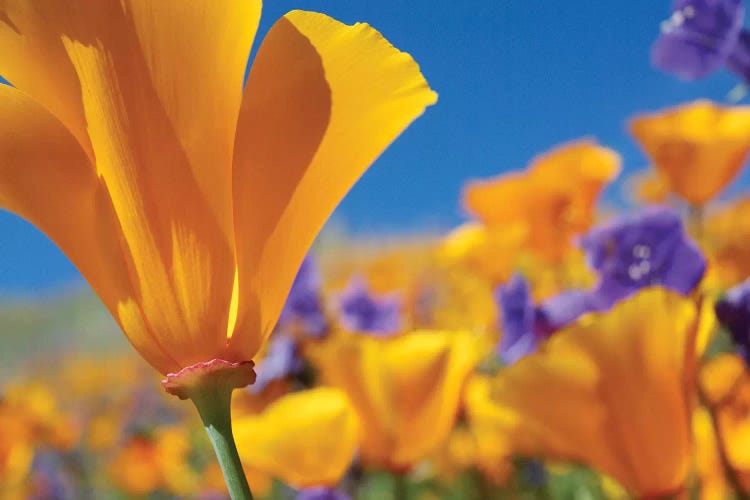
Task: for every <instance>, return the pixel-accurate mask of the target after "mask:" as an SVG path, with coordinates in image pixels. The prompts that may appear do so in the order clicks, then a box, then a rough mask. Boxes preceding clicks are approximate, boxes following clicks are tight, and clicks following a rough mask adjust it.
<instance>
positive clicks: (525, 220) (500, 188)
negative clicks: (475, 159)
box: [464, 140, 620, 263]
mask: <svg viewBox="0 0 750 500" xmlns="http://www.w3.org/2000/svg"><path fill="white" fill-rule="evenodd" d="M619 171H620V156H619V155H618V154H617V153H615V152H614V151H612V150H610V149H608V148H605V147H602V146H599V145H597V144H596V143H595V142H593V141H590V140H580V141H576V142H571V143H569V144H564V145H562V146H559V147H557V148H555V149H553V150H551V151H549V152H547V153H545V154H544V155H541V156H539V157H537V158H535V159H534V160H532V162H531V164H530V165H529V167H528V168H527V169H526V170H525V171H523V172H514V173H511V174H506V175H502V176H500V177H497V178H495V179H491V180H487V181H476V182H472V183H469V185H468V186H467V187H466V189H465V190H464V205H465V207H466V209H467V210H468V211H469V212H470V213H471V214H472V215H474V216H476V217H477V218H478V219H479V220H480V221H482V222H483V223H484V224H486V225H488V226H498V227H504V226H507V225H510V224H518V223H522V224H524V225H525V226H526V227H527V233H526V234H527V239H526V241H525V243H526V245H527V246H528V248H529V249H530V250H531V251H533V252H535V253H536V254H538V255H539V256H541V257H543V258H545V259H546V260H547V261H550V262H555V263H556V262H559V261H560V260H562V259H563V258H564V257H565V256H566V254H567V250H568V249H569V248H570V247H571V243H572V237H573V236H574V235H576V234H580V233H582V232H584V231H586V230H587V229H588V228H589V227H590V226H591V224H592V223H593V222H594V215H595V205H596V201H597V198H598V197H599V194H600V192H601V191H602V189H603V188H604V187H605V186H606V185H607V184H608V183H609V182H611V181H612V180H614V178H615V177H617V175H618V174H619Z"/></svg>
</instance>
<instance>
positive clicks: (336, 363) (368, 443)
mask: <svg viewBox="0 0 750 500" xmlns="http://www.w3.org/2000/svg"><path fill="white" fill-rule="evenodd" d="M486 343H487V342H486V340H485V339H484V338H483V337H482V336H479V335H476V334H473V333H469V332H436V331H417V332H412V333H408V334H406V335H403V336H400V337H392V338H386V339H383V338H373V337H369V336H366V335H339V336H338V337H336V338H333V339H330V340H329V341H327V342H325V343H321V344H318V345H310V346H309V351H310V352H309V353H310V356H311V357H312V359H313V360H314V361H315V364H316V366H318V367H319V369H320V371H321V377H322V380H323V382H324V383H326V384H329V385H332V386H334V387H339V388H341V389H343V390H344V392H346V394H347V395H348V396H349V399H350V400H351V402H352V405H353V406H354V409H355V410H356V412H357V415H358V416H359V419H360V422H361V425H362V432H361V436H360V440H361V446H362V449H361V453H362V460H363V462H364V463H365V464H366V465H368V466H374V467H386V468H389V469H391V470H396V471H403V470H405V469H409V468H410V467H412V466H413V465H415V464H416V463H418V462H419V461H420V460H422V459H423V458H425V457H426V456H427V455H428V454H429V453H431V452H433V451H435V449H436V448H437V447H438V446H440V444H442V442H443V440H444V439H445V438H446V437H447V436H448V433H449V432H450V430H451V427H452V426H453V423H454V421H455V418H456V414H457V412H458V408H459V402H460V396H461V391H462V388H463V386H464V381H465V380H466V378H467V377H468V375H469V374H470V373H471V372H472V370H473V369H474V367H475V366H476V365H477V363H478V362H479V360H480V359H481V358H482V357H483V356H484V355H485V354H486V353H487V350H488V349H487V345H486Z"/></svg>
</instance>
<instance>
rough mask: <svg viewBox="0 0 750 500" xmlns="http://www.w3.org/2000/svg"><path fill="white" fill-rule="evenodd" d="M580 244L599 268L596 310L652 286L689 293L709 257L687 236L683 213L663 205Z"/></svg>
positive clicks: (621, 221)
mask: <svg viewBox="0 0 750 500" xmlns="http://www.w3.org/2000/svg"><path fill="white" fill-rule="evenodd" d="M581 243H582V246H583V249H584V250H585V252H586V257H587V259H588V262H589V265H590V266H591V267H593V268H594V269H595V270H596V271H598V272H599V283H598V284H597V286H596V287H595V289H594V290H593V292H592V294H593V296H592V299H591V300H593V303H592V304H591V305H592V307H594V308H595V309H598V310H603V309H608V308H610V307H611V306H612V305H614V304H615V303H616V302H618V301H619V300H622V299H624V298H626V297H628V296H630V295H632V294H633V293H635V292H636V291H638V290H640V289H641V288H645V287H649V286H657V285H658V286H663V287H665V288H669V289H671V290H674V291H676V292H678V293H681V294H682V295H688V294H690V293H691V292H692V291H693V289H694V288H695V287H696V285H698V283H699V282H700V280H701V278H702V277H703V273H704V272H705V270H706V259H705V258H704V257H703V255H702V254H701V252H700V250H699V249H698V247H697V246H696V245H695V244H694V243H693V242H692V241H690V240H689V239H688V237H687V235H686V234H685V230H684V228H683V225H682V221H681V220H680V217H679V216H678V215H677V213H675V212H674V211H673V210H670V209H667V208H663V207H654V208H651V209H647V210H644V211H643V212H642V213H640V214H639V215H637V216H635V217H628V218H619V219H616V220H615V221H613V222H612V223H611V224H609V225H607V226H605V227H601V228H597V229H594V230H592V231H591V232H590V233H589V234H587V235H586V236H584V237H583V239H582V242H581Z"/></svg>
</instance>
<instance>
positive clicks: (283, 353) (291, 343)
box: [250, 334, 304, 393]
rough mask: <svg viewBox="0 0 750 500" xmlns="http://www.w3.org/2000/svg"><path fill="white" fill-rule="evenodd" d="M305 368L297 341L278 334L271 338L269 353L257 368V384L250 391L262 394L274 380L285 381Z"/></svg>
mask: <svg viewBox="0 0 750 500" xmlns="http://www.w3.org/2000/svg"><path fill="white" fill-rule="evenodd" d="M303 368H304V362H303V361H302V358H300V355H299V351H298V349H297V342H296V340H295V339H294V338H293V337H291V336H288V335H280V334H277V335H275V336H273V337H272V338H271V341H270V344H269V347H268V353H267V354H266V357H264V358H263V359H262V360H260V362H259V363H258V366H257V367H256V368H255V373H256V378H255V383H254V384H253V385H251V386H250V391H252V392H254V393H258V392H261V391H262V390H263V389H265V387H266V386H267V385H268V384H270V383H271V382H273V381H274V380H281V379H285V378H287V377H290V376H294V375H297V374H299V373H300V372H301V371H302V369H303Z"/></svg>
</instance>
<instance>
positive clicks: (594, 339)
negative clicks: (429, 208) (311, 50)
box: [0, 101, 750, 499]
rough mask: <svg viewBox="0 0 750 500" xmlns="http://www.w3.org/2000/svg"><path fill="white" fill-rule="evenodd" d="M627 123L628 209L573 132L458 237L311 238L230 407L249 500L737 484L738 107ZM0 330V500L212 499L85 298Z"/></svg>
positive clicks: (743, 459) (189, 432)
mask: <svg viewBox="0 0 750 500" xmlns="http://www.w3.org/2000/svg"><path fill="white" fill-rule="evenodd" d="M630 123H631V126H632V128H633V130H634V136H635V137H636V138H637V140H638V141H640V143H641V144H642V145H643V147H644V150H645V152H646V154H647V155H653V159H654V162H655V163H654V165H655V168H654V169H653V170H650V171H648V172H643V173H639V174H638V175H637V176H635V177H634V178H633V179H632V181H631V182H629V183H628V185H629V186H630V188H631V190H632V198H633V202H634V206H633V208H632V209H628V210H624V211H623V213H618V214H614V213H609V212H607V213H603V212H601V211H599V210H598V209H597V206H598V205H597V203H598V200H599V195H600V193H601V191H602V189H604V188H605V187H606V186H607V185H608V184H609V183H611V182H613V181H614V180H615V179H616V178H617V176H618V174H619V157H618V155H617V153H616V152H614V151H612V150H609V149H607V148H605V147H603V146H600V145H598V144H596V143H595V142H593V141H591V140H589V139H584V140H580V141H576V142H571V143H568V144H564V145H562V146H557V147H554V148H552V149H551V150H550V151H548V152H546V153H543V154H541V155H540V156H538V157H537V158H534V159H532V160H531V161H530V164H529V166H528V167H527V168H526V169H523V170H518V171H515V172H511V173H507V174H502V175H500V176H499V177H497V178H494V179H487V180H472V181H467V184H466V186H465V189H464V198H463V203H464V206H465V207H466V210H467V213H468V214H470V216H471V220H469V221H467V223H466V224H465V225H463V226H461V227H458V228H456V229H455V230H453V231H451V232H449V233H447V234H433V235H429V236H419V237H416V236H415V237H412V238H395V239H392V240H383V241H379V242H378V241H376V240H370V241H359V240H348V239H346V238H341V237H339V238H327V237H326V236H325V235H324V236H323V237H322V238H321V240H320V241H319V243H318V245H316V247H314V249H313V251H312V252H311V253H310V255H308V257H307V258H306V259H305V260H304V262H303V264H302V268H301V269H300V270H299V272H298V274H297V277H296V279H295V281H294V284H293V286H292V290H291V292H290V294H289V297H288V299H287V302H286V305H285V306H284V309H283V312H282V314H281V318H280V320H279V323H278V325H277V327H276V329H275V331H274V333H273V335H272V336H271V339H270V341H269V342H268V343H267V345H266V347H265V348H264V349H263V351H262V352H261V354H260V355H259V356H258V357H257V358H256V363H257V366H256V372H257V380H256V382H255V384H253V385H251V386H249V387H248V388H246V389H241V390H237V391H235V394H234V400H233V406H232V413H233V419H234V433H235V437H236V440H237V444H238V449H239V452H240V456H241V458H242V461H243V466H244V468H245V470H246V473H247V475H248V478H249V481H250V484H251V487H252V489H253V491H254V494H255V496H256V497H258V498H297V497H300V498H306V499H328V498H345V497H346V495H348V496H350V497H352V498H363V499H381V498H393V499H405V498H413V499H430V498H457V499H458V498H467V499H470V498H476V499H484V498H488V499H489V498H498V499H501V498H552V499H567V498H570V499H579V498H581V499H584V498H671V497H675V498H678V497H679V498H707V499H710V498H717V499H720V498H729V497H730V492H733V491H734V492H735V494H736V495H737V496H738V497H741V496H742V495H745V494H746V493H745V492H747V491H750V461H748V456H747V451H746V450H748V449H750V434H749V433H748V429H750V410H748V408H750V405H748V397H749V394H750V392H748V390H750V371H748V368H747V365H746V361H745V360H746V356H747V353H748V349H749V348H750V347H749V346H750V340H748V339H750V336H749V335H748V331H749V328H750V286H749V285H747V284H744V285H743V282H744V280H745V279H746V278H747V277H748V276H750V260H748V259H747V258H745V254H746V252H747V249H746V248H745V247H746V243H745V242H746V241H748V240H749V239H750V225H748V224H744V222H743V221H745V220H746V219H748V218H749V217H750V198H745V197H743V196H740V197H738V198H736V199H732V200H729V201H726V202H711V203H706V202H708V201H710V200H712V199H713V198H714V197H715V196H716V195H717V194H718V193H719V192H720V191H721V190H722V189H723V188H724V187H725V185H726V184H727V183H728V182H729V180H731V178H733V176H735V175H736V174H737V172H738V170H739V169H740V168H741V166H742V164H743V163H744V159H745V157H746V156H747V151H748V149H750V139H743V140H740V139H739V138H740V137H749V138H750V111H748V110H746V109H745V108H741V107H735V108H728V107H721V106H717V105H715V104H712V103H709V102H704V101H701V102H697V103H693V104H689V105H686V106H682V107H679V108H677V109H672V110H666V111H662V112H658V113H655V114H651V115H644V116H639V117H638V118H636V119H634V120H632V121H631V122H630ZM688 125H689V126H688ZM665 144H668V146H665ZM722 144H724V145H723V146H722ZM727 144H728V145H727ZM729 146H731V147H736V148H737V150H736V154H732V155H727V160H726V161H724V162H723V163H717V162H716V159H717V156H716V155H710V154H708V153H707V151H709V150H710V149H711V148H717V147H722V148H723V149H726V148H727V147H729ZM666 147H668V148H669V149H665V148H666ZM665 151H668V152H667V153H665ZM662 155H666V156H662ZM674 158H677V159H678V160H679V161H680V164H679V165H677V164H673V163H670V162H671V161H672V159H674ZM703 158H708V159H709V160H710V165H709V164H706V163H703V162H702V161H703V160H702V159H703ZM685 162H687V163H685ZM709 169H710V174H707V173H704V172H709ZM722 169H725V170H722ZM702 175H708V179H707V180H706V181H705V182H704V181H703V180H702V177H701V176H702ZM673 176H679V177H678V180H674V181H673V180H672V179H673ZM716 179H719V181H717V182H716V183H715V184H714V185H713V186H712V185H710V183H711V182H713V181H714V180H716ZM681 186H687V187H686V188H684V189H687V190H688V191H687V192H683V191H681V189H683V188H682V187H681ZM696 186H699V188H700V189H701V190H708V194H706V195H703V194H701V195H696V196H697V199H693V198H691V197H692V196H693V194H694V192H693V191H691V189H699V188H698V187H696ZM499 200H500V201H502V202H499ZM625 212H627V213H625ZM0 321H2V324H3V329H8V330H12V331H14V332H19V335H16V336H9V337H8V339H7V340H4V342H5V346H7V347H4V348H3V352H4V356H3V357H4V362H3V365H4V368H3V370H2V375H3V379H2V380H3V382H2V383H3V398H2V404H1V406H0V422H1V428H2V440H0V445H2V448H0V458H1V459H2V460H1V461H0V465H1V466H2V468H0V472H1V474H0V478H1V479H2V482H0V485H1V486H2V490H1V491H2V495H3V498H175V497H180V498H182V497H185V498H224V496H225V495H226V490H225V486H224V483H223V479H222V476H221V471H220V470H219V468H218V465H217V464H216V462H215V459H214V458H213V456H212V454H211V450H210V448H209V446H208V442H207V440H206V439H205V436H204V434H203V431H202V429H201V424H200V421H199V419H198V418H197V415H196V414H195V411H194V410H193V409H192V408H190V407H189V406H186V405H184V404H183V403H181V402H180V401H178V400H177V399H176V398H174V397H171V396H169V395H167V394H166V393H164V392H163V390H162V389H161V388H160V387H159V384H158V377H157V376H156V375H155V374H154V373H152V371H151V370H150V369H149V368H148V367H147V365H146V364H145V363H144V362H143V361H142V360H140V359H139V358H138V357H137V356H136V355H135V354H134V353H133V352H132V350H131V349H130V348H129V347H128V346H127V345H126V344H125V343H124V342H123V341H121V340H120V337H119V336H118V335H116V329H117V327H116V325H115V324H114V323H112V322H111V320H109V319H108V317H107V315H106V312H105V311H104V309H103V308H102V307H101V306H100V305H99V304H98V303H97V301H96V300H95V299H94V298H92V297H90V296H89V294H88V292H81V294H80V295H77V296H76V295H73V298H72V299H65V300H60V299H55V298H50V299H47V300H45V301H44V302H40V303H37V304H17V305H15V306H14V305H12V304H11V305H8V306H7V308H6V311H5V313H4V317H0ZM61 339H64V340H61ZM11 342H12V343H11ZM11 353H21V354H22V356H17V355H11ZM19 359H21V360H22V361H19Z"/></svg>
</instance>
